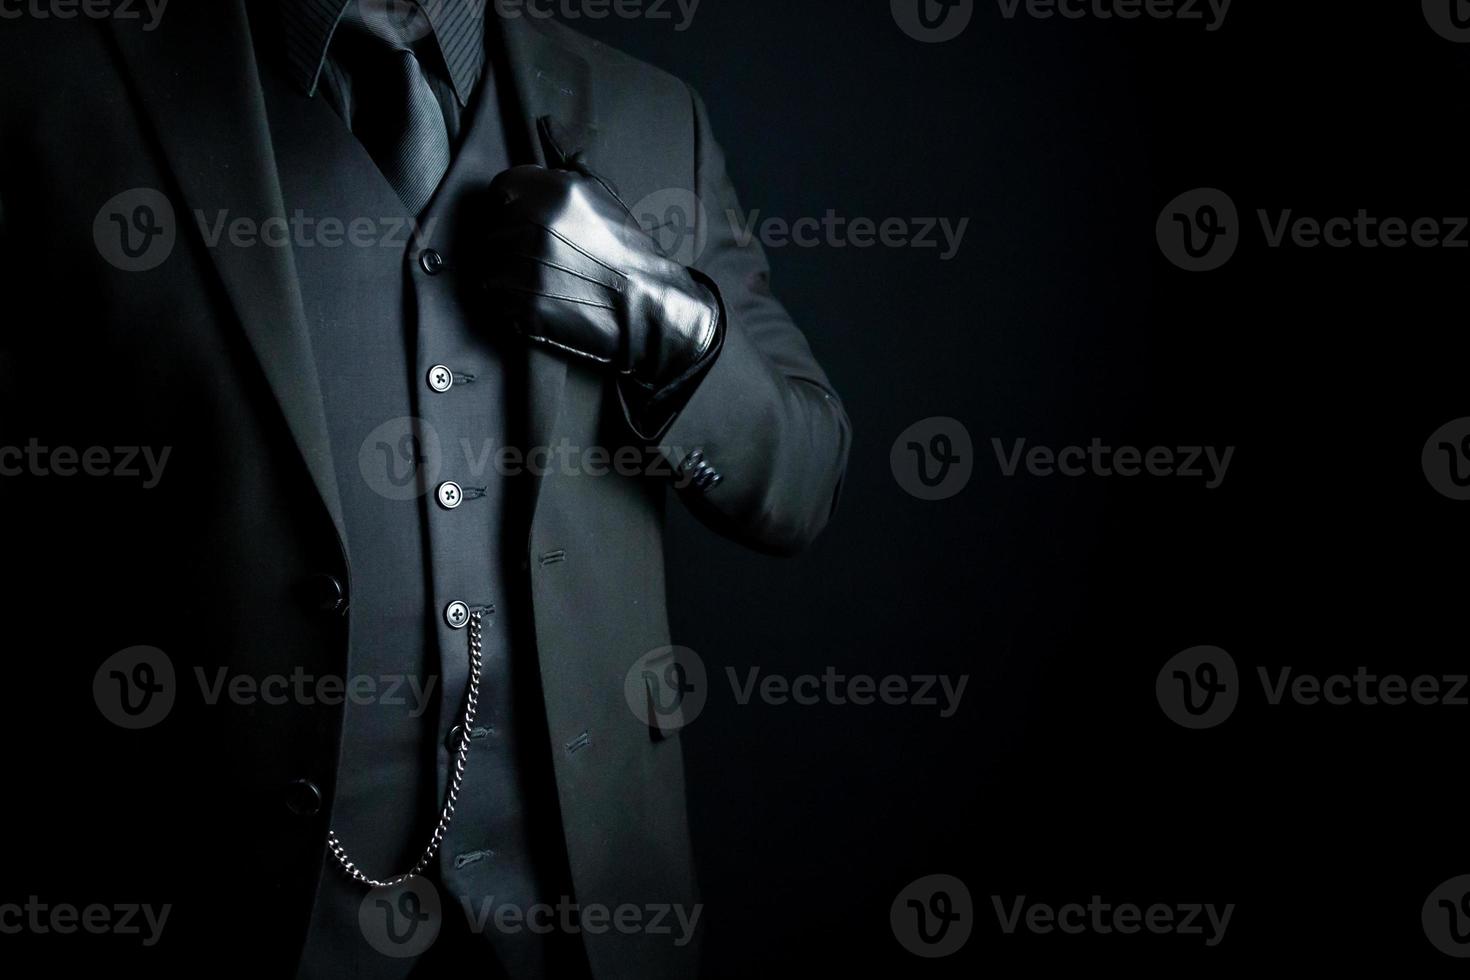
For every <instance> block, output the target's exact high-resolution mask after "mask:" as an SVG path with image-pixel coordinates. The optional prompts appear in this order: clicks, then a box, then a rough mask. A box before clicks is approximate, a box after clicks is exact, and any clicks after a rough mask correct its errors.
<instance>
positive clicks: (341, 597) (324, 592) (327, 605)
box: [306, 572, 347, 613]
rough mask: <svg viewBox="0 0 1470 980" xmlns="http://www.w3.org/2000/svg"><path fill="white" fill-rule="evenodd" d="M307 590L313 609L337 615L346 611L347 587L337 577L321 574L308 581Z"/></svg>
mask: <svg viewBox="0 0 1470 980" xmlns="http://www.w3.org/2000/svg"><path fill="white" fill-rule="evenodd" d="M306 589H307V597H308V601H309V602H310V603H311V606H312V608H313V609H319V610H321V611H322V612H335V613H340V612H345V611H346V609H347V587H346V586H345V585H343V584H342V580H341V579H339V578H337V576H335V575H329V574H327V573H326V572H319V573H317V574H316V575H313V576H312V577H311V578H309V579H307V582H306Z"/></svg>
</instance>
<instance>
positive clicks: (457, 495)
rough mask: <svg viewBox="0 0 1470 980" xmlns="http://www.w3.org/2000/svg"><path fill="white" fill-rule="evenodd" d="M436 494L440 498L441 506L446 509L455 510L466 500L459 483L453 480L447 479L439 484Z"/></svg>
mask: <svg viewBox="0 0 1470 980" xmlns="http://www.w3.org/2000/svg"><path fill="white" fill-rule="evenodd" d="M436 495H437V496H438V498H439V506H440V507H443V508H444V509H445V510H454V508H456V507H458V506H459V505H460V503H461V502H462V501H463V500H464V491H462V490H460V488H459V484H458V483H455V482H454V481H453V480H446V481H445V482H443V483H441V484H439V489H438V490H437V491H436Z"/></svg>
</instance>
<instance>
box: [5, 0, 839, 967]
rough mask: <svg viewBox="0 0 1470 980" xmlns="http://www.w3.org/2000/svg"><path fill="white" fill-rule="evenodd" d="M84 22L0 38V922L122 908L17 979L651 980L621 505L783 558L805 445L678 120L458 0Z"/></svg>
mask: <svg viewBox="0 0 1470 980" xmlns="http://www.w3.org/2000/svg"><path fill="white" fill-rule="evenodd" d="M104 6H105V5H104ZM102 9H103V8H99V10H102ZM125 9H127V8H116V9H113V8H107V10H110V11H111V13H106V11H104V14H105V15H103V14H98V15H93V16H86V15H83V16H73V17H68V18H59V17H55V16H39V15H37V14H36V13H35V12H34V11H33V12H31V13H28V14H25V15H23V16H20V17H18V18H9V19H7V21H6V22H5V23H4V24H3V25H0V77H3V79H4V83H5V84H4V86H3V89H0V248H3V277H4V301H5V311H6V315H5V319H4V323H3V326H0V447H5V448H8V449H11V450H14V452H12V453H9V454H8V455H7V454H3V453H0V464H4V465H5V472H4V477H3V479H0V513H3V514H4V515H5V516H4V520H5V522H6V526H5V531H6V541H7V543H8V544H9V545H10V549H9V550H10V554H11V556H12V566H13V567H15V568H19V569H21V570H22V572H23V574H22V575H19V576H17V581H16V582H15V583H14V584H13V585H12V586H11V587H10V588H9V589H8V590H7V609H6V611H5V612H6V617H5V620H6V625H7V627H8V634H9V639H10V645H11V647H12V649H13V651H15V656H13V657H12V662H13V663H14V664H16V665H17V667H16V669H17V670H19V671H21V672H22V673H21V675H20V676H19V677H18V678H17V683H16V685H14V689H15V690H17V691H20V692H23V693H24V694H25V695H26V696H25V697H21V698H17V703H16V704H14V705H13V706H12V710H10V711H9V712H7V713H6V718H5V722H4V725H5V734H6V735H8V736H10V738H11V744H18V742H17V740H21V742H20V744H25V745H27V746H28V748H27V749H26V750H25V751H23V752H20V753H18V758H17V761H16V763H15V766H14V767H13V768H14V773H13V777H12V778H13V779H14V781H15V782H14V784H15V785H17V786H24V787H27V788H28V791H29V793H30V794H33V798H34V799H36V800H40V801H43V802H44V805H41V806H37V807H34V808H32V810H28V811H27V812H25V813H22V814H19V815H18V816H17V819H18V821H19V826H18V827H16V828H15V829H13V830H12V832H11V835H10V837H9V841H8V844H9V846H8V848H7V850H8V851H9V852H10V853H9V854H8V856H7V865H8V867H9V868H10V869H11V873H10V875H9V876H8V877H9V880H8V881H7V882H6V885H5V887H6V889H7V890H9V889H14V890H15V893H16V894H17V895H19V896H21V897H25V896H39V897H40V898H41V899H42V900H45V899H46V898H47V896H50V900H51V901H53V902H59V901H70V902H75V903H79V904H86V903H91V902H95V903H101V904H103V905H107V906H108V907H109V908H111V907H113V905H109V904H108V903H114V904H125V903H141V904H148V905H150V907H163V906H167V908H168V910H169V911H168V918H167V923H166V925H164V926H163V927H162V928H161V929H160V930H159V935H158V936H157V937H156V939H157V941H156V942H155V943H150V944H147V945H146V946H140V944H137V943H131V944H130V943H128V942H126V941H124V940H122V936H121V935H118V933H123V932H125V931H124V930H121V929H115V930H112V933H113V934H106V933H108V930H106V929H103V928H99V929H98V930H96V931H97V933H98V934H97V935H87V936H79V937H78V938H77V939H76V940H75V941H74V942H71V943H69V944H67V945H66V946H65V947H64V948H63V949H61V950H58V949H56V948H53V949H52V950H51V954H52V955H53V956H60V957H61V958H62V959H65V958H66V957H67V956H69V955H71V956H75V957H77V958H78V959H79V960H82V959H90V958H92V957H93V956H94V955H95V956H97V957H100V958H102V959H104V960H106V961H108V962H113V963H115V962H117V961H118V958H119V957H121V956H124V955H128V954H133V953H136V954H137V955H139V956H142V957H144V958H145V959H146V960H147V962H148V963H150V964H159V963H161V962H174V961H178V962H189V963H192V964H194V965H195V966H196V967H197V968H199V969H201V970H205V969H207V970H209V971H210V972H234V970H235V968H239V969H241V970H244V969H245V968H246V967H248V968H249V969H251V970H254V971H257V972H256V973H255V975H263V976H280V975H289V974H291V973H293V972H295V973H298V974H299V975H302V976H348V975H352V976H358V975H361V976H375V977H376V976H381V977H398V976H408V975H410V974H416V975H442V974H443V973H447V972H448V970H450V969H459V968H464V967H467V968H470V969H475V970H476V971H477V975H485V976H494V975H503V976H508V977H511V978H521V977H543V976H555V977H576V976H593V977H598V978H605V977H630V978H634V977H636V978H640V980H648V978H659V977H670V978H672V977H690V976H693V975H695V973H696V971H697V966H696V958H697V950H698V945H699V944H698V924H699V918H700V916H699V913H700V911H701V910H700V907H699V905H698V899H697V896H696V893H695V887H694V876H693V871H692V867H691V860H690V848H689V842H688V833H687V828H686V818H685V813H684V796H683V775H682V764H681V760H680V754H679V749H678V741H677V739H676V738H674V737H673V736H674V735H676V734H677V728H678V722H677V717H675V718H674V719H673V720H669V719H668V718H666V717H665V716H664V715H662V714H660V713H659V712H658V711H652V712H640V711H639V710H637V708H638V705H637V702H638V700H639V697H638V696H630V694H629V685H630V678H633V680H632V682H631V683H632V684H633V687H634V688H636V687H637V685H638V684H640V683H646V684H647V686H648V690H647V692H646V693H647V696H648V698H649V699H650V701H651V702H656V703H658V704H659V705H662V706H665V707H666V706H667V705H669V704H674V705H677V700H678V697H679V695H680V694H681V693H683V690H684V685H685V681H684V679H683V678H682V676H681V675H680V674H679V673H678V671H677V668H676V667H675V668H674V669H671V670H670V671H667V672H662V673H661V672H660V670H649V671H643V672H640V670H639V669H638V667H637V665H638V664H640V663H642V662H644V661H645V659H646V658H647V657H649V656H650V655H652V656H653V658H654V662H656V661H657V659H658V656H659V653H658V652H659V651H661V650H663V649H664V648H666V647H667V646H668V644H669V634H668V625H667V618H666V614H665V606H664V603H665V595H664V591H665V590H664V578H663V562H662V554H661V549H662V528H663V508H664V506H665V501H666V498H667V497H668V496H669V493H670V491H671V490H672V491H673V493H674V494H675V495H676V496H678V497H679V499H680V500H681V501H682V502H683V503H684V504H685V505H686V506H688V507H689V508H690V509H691V510H692V511H693V512H694V513H695V514H696V515H697V516H698V517H699V519H700V520H702V521H703V522H704V523H705V524H707V525H708V526H709V527H711V528H712V529H714V530H715V531H717V532H718V533H720V534H722V535H725V536H727V537H730V538H733V539H735V540H737V541H740V542H743V543H745V544H747V545H749V546H751V547H753V548H756V549H759V550H761V551H764V552H768V553H773V554H788V553H792V552H795V551H797V550H799V549H801V548H803V547H804V546H805V545H807V544H808V543H809V542H810V541H811V540H812V539H813V537H814V536H815V535H816V534H817V533H818V532H819V531H820V530H821V529H822V527H823V526H824V525H825V523H826V522H827V520H828V518H829V516H830V514H831V512H832V509H833V506H834V504H835V501H836V497H837V492H838V486H839V484H840V481H841V477H842V473H843V469H844V466H845V462H846V457H847V451H848V445H849V438H850V435H849V427H848V422H847V419H846V416H845V414H844V412H843V409H842V407H841V404H840V402H839V401H838V398H837V396H836V394H835V393H834V392H833V390H832V388H831V386H830V384H829V383H828V380H827V378H826V376H825V375H824V373H823V372H822V370H821V368H820V367H819V366H818V365H817V363H816V361H815V360H814V359H813V357H812V355H811V352H810V350H809V349H808V347H807V344H806V342H805V341H804V340H803V338H802V336H801V334H800V333H799V332H798V331H797V329H796V328H795V326H794V325H793V324H792V322H791V320H790V318H789V317H788V315H787V314H786V312H785V311H784V310H783V309H782V307H781V306H780V304H779V303H778V302H777V301H776V300H775V299H773V298H772V296H771V293H770V291H769V288H768V276H767V266H766V262H765V259H764V257H763V255H762V254H761V250H760V247H759V246H758V245H757V244H755V243H754V242H750V241H744V242H742V241H739V240H737V238H736V236H735V235H734V233H733V231H732V229H731V227H730V224H729V222H727V221H724V220H711V219H710V216H722V215H725V214H727V213H728V212H729V211H731V210H733V209H737V208H738V205H737V203H736V199H735V195H734V192H733V190H732V188H731V186H730V182H729V180H728V178H727V176H726V173H725V165H724V159H723V156H722V152H721V149H720V147H719V146H718V144H717V143H716V142H715V140H714V137H713V135H712V134H711V131H710V127H709V121H708V118H707V115H706V113H705V110H704V108H703V106H702V104H701V102H700V100H699V98H698V97H697V96H696V95H695V94H694V93H693V92H692V91H691V90H690V89H689V88H687V87H686V86H685V85H684V84H683V83H681V82H679V81H678V80H676V79H674V78H671V77H670V76H668V75H666V74H663V73H662V72H659V71H657V70H656V69H653V68H651V67H648V66H646V65H643V64H641V63H639V62H636V61H634V60H632V59H630V58H627V57H625V56H623V55H620V54H618V53H616V52H613V51H610V50H608V49H606V48H604V47H602V46H600V45H597V44H594V43H592V42H590V41H588V40H586V39H584V38H582V37H580V36H578V35H576V34H574V33H572V32H570V31H568V30H566V29H564V28H562V27H561V26H559V25H556V24H554V23H551V22H548V21H545V20H541V19H537V18H533V17H529V16H525V15H524V14H518V13H517V8H509V7H507V8H506V9H504V10H501V9H498V8H497V7H495V6H488V7H487V6H486V5H485V4H484V3H483V2H478V0H477V2H463V0H461V2H456V0H422V2H420V3H413V2H408V0H354V2H348V0H291V2H286V0H279V2H278V0H259V2H250V0H209V2H207V3H206V2H202V0H174V2H173V3H172V4H170V5H168V6H167V7H166V8H163V9H162V13H161V16H160V17H158V18H157V19H148V18H143V19H133V18H131V17H127V16H123V15H122V11H123V10H125ZM640 201H641V202H644V203H643V204H639V203H637V202H640ZM671 204H677V205H679V207H671ZM643 211H650V212H656V213H658V214H659V215H664V214H678V213H680V212H682V213H683V214H684V215H685V216H686V217H687V218H688V219H689V221H690V222H691V224H690V225H689V227H687V228H684V229H682V231H684V232H687V233H685V234H680V235H675V236H672V237H671V236H669V235H668V234H666V233H660V234H656V235H654V236H650V235H649V234H648V233H647V229H646V228H644V227H640V223H639V219H640V218H643V214H642V213H641V212H643ZM643 224H645V225H648V224H650V223H649V222H648V221H646V220H644V222H643ZM655 230H656V231H658V230H659V229H656V228H655ZM668 230H669V229H667V228H665V229H662V232H667V231H668ZM144 461H147V462H148V466H146V467H144V466H143V465H142V463H143V462H144ZM670 683H671V684H672V687H670V686H669V684H670ZM390 691H391V692H393V693H392V694H390V693H389V692H390ZM404 692H411V694H412V696H408V697H405V696H404ZM640 715H642V717H640ZM10 897H11V896H9V895H4V896H0V900H5V899H9V898H10ZM436 907H437V911H436ZM655 920H657V921H656V922H655ZM99 921H100V919H99ZM32 931H33V932H36V931H42V932H44V930H32ZM30 938H31V939H32V940H35V941H43V940H41V938H40V937H39V936H36V935H32V936H31V937H30Z"/></svg>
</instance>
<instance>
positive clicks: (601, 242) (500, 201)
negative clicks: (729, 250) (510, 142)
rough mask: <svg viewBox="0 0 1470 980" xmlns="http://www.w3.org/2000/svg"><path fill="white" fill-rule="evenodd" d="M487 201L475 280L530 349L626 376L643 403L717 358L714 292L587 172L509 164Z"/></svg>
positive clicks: (717, 320)
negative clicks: (479, 276) (539, 347)
mask: <svg viewBox="0 0 1470 980" xmlns="http://www.w3.org/2000/svg"><path fill="white" fill-rule="evenodd" d="M490 198H491V200H490V209H491V210H490V216H489V223H488V230H487V233H486V239H485V245H486V246H487V247H486V254H485V262H486V265H485V267H484V268H485V273H484V275H483V280H482V281H483V283H484V286H485V288H486V290H487V291H488V293H489V295H490V297H491V301H492V305H493V306H494V308H495V309H496V311H497V312H498V313H500V314H502V315H504V316H505V317H506V318H507V319H508V320H509V322H510V323H511V324H512V325H513V326H514V327H515V328H516V329H517V330H518V331H520V332H521V333H523V334H525V335H526V336H527V337H528V338H530V339H531V340H533V341H538V342H540V343H544V344H548V345H550V346H552V347H556V348H558V349H560V350H564V351H567V352H569V353H571V354H575V355H579V356H581V357H585V358H589V359H591V360H593V361H596V362H598V363H600V364H606V365H609V366H610V367H612V368H613V369H615V370H617V371H618V372H620V373H622V374H624V375H626V376H628V377H629V378H630V379H631V380H632V381H634V382H635V383H636V385H637V386H638V387H640V388H641V389H642V392H641V393H635V397H634V398H633V399H632V400H634V401H638V402H641V403H643V405H646V404H647V403H648V402H649V401H652V400H654V399H657V398H659V396H660V395H661V393H664V392H666V391H668V390H670V389H671V388H676V387H678V386H679V385H680V384H681V383H682V382H684V381H685V380H687V379H688V378H689V377H690V376H691V375H693V374H695V373H696V372H697V371H698V369H699V368H701V367H702V362H703V361H705V360H706V357H707V355H710V354H711V353H712V352H713V351H715V350H716V349H717V346H718V339H719V336H720V332H721V307H720V301H719V298H718V296H717V295H716V293H715V290H714V287H713V283H711V282H710V281H709V280H708V279H706V278H704V277H702V276H701V277H700V278H699V279H696V278H695V277H696V275H698V274H697V273H692V272H691V270H689V269H686V268H685V267H684V266H682V265H679V264H678V263H677V262H673V261H671V260H669V259H667V258H665V257H664V256H663V255H662V254H661V253H660V251H659V248H658V245H657V244H656V243H655V242H654V240H653V239H652V238H650V237H649V236H648V235H647V234H646V233H645V232H644V231H643V229H642V228H641V227H639V225H638V222H637V220H636V219H635V218H634V217H633V215H632V213H631V212H630V211H629V210H628V208H627V207H626V206H625V205H624V204H623V202H622V201H621V200H620V199H619V198H618V196H617V194H615V193H614V192H613V190H612V189H611V188H610V187H609V186H608V185H607V184H606V183H605V182H604V181H603V180H601V179H600V178H599V177H597V176H596V175H595V174H592V173H591V172H590V171H587V170H585V169H583V170H582V171H580V172H574V171H571V170H548V169H546V168H544V167H530V166H527V167H514V168H512V169H510V170H507V171H505V172H504V173H502V174H500V175H499V176H498V177H496V178H495V180H494V181H493V182H492V183H491V185H490ZM624 394H625V401H627V400H629V399H628V398H627V393H626V392H624ZM640 396H641V397H640ZM641 407H642V405H640V406H639V408H641ZM635 414H637V412H636V411H635ZM630 421H633V419H632V417H631V416H630ZM634 424H635V428H640V426H639V425H638V424H637V423H636V422H635V423H634ZM645 434H646V433H645Z"/></svg>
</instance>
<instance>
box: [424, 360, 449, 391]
mask: <svg viewBox="0 0 1470 980" xmlns="http://www.w3.org/2000/svg"><path fill="white" fill-rule="evenodd" d="M429 387H430V388H433V389H434V390H435V391H441V392H442V391H448V390H449V389H450V388H453V387H454V372H453V371H451V370H449V368H447V367H445V366H444V365H442V364H435V365H434V366H433V367H431V368H429Z"/></svg>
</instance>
